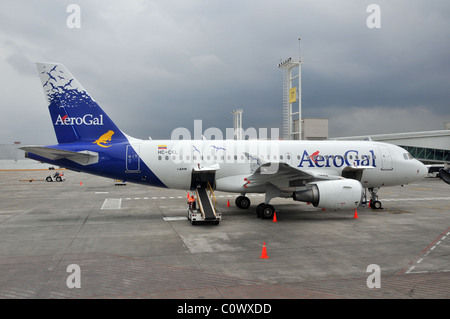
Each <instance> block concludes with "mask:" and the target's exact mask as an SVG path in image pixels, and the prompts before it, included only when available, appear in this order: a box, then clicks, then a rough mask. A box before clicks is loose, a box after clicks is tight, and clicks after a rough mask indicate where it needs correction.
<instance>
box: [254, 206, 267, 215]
mask: <svg viewBox="0 0 450 319" xmlns="http://www.w3.org/2000/svg"><path fill="white" fill-rule="evenodd" d="M264 205H266V203H261V204H259V205H258V206H256V217H258V218H262V209H263V206H264Z"/></svg>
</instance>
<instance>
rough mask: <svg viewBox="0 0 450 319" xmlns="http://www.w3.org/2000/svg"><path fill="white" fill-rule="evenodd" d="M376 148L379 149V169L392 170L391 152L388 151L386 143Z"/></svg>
mask: <svg viewBox="0 0 450 319" xmlns="http://www.w3.org/2000/svg"><path fill="white" fill-rule="evenodd" d="M378 149H379V150H380V153H381V170H383V171H391V170H393V166H392V157H391V152H390V151H389V147H388V146H387V145H378Z"/></svg>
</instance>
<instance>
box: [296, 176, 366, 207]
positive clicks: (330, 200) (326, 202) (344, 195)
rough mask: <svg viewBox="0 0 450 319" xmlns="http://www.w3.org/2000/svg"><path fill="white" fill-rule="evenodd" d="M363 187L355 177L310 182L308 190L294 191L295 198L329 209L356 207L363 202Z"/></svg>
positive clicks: (307, 186)
mask: <svg viewBox="0 0 450 319" xmlns="http://www.w3.org/2000/svg"><path fill="white" fill-rule="evenodd" d="M362 192H363V188H362V185H361V183H360V182H359V181H357V180H354V179H340V180H333V181H320V182H313V183H308V184H307V185H306V190H303V191H298V192H294V194H293V196H292V197H293V198H294V200H296V201H300V202H309V203H311V204H313V205H314V207H320V208H327V209H334V210H338V209H348V208H356V207H358V205H359V204H360V202H361V198H362Z"/></svg>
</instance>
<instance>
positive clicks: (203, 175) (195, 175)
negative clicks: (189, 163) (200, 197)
mask: <svg viewBox="0 0 450 319" xmlns="http://www.w3.org/2000/svg"><path fill="white" fill-rule="evenodd" d="M215 181H216V172H215V171H200V172H198V171H192V178H191V189H194V188H198V187H206V185H207V184H208V182H209V184H210V185H211V187H212V188H214V187H215V186H214V184H215Z"/></svg>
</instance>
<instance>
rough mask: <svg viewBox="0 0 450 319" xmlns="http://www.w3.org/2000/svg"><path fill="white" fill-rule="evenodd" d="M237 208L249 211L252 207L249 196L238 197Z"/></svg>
mask: <svg viewBox="0 0 450 319" xmlns="http://www.w3.org/2000/svg"><path fill="white" fill-rule="evenodd" d="M235 203H236V206H237V207H239V208H241V209H248V208H249V207H250V204H251V202H250V198H248V197H247V196H238V197H237V198H236V201H235Z"/></svg>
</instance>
